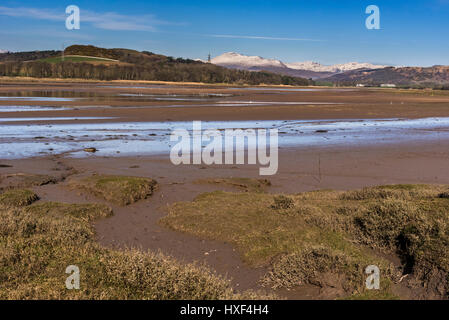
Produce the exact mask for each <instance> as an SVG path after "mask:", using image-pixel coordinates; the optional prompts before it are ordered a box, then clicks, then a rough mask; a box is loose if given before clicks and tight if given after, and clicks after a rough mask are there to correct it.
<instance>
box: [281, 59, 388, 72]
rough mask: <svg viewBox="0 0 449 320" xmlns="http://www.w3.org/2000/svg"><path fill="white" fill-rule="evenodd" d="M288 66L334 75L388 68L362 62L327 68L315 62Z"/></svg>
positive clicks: (289, 64) (295, 63)
mask: <svg viewBox="0 0 449 320" xmlns="http://www.w3.org/2000/svg"><path fill="white" fill-rule="evenodd" d="M286 66H287V67H288V68H291V69H296V70H309V71H315V72H333V73H340V72H346V71H352V70H357V69H382V68H385V67H387V66H382V65H375V64H371V63H360V62H348V63H342V64H334V65H331V66H326V65H322V64H320V63H317V62H313V61H306V62H294V63H286Z"/></svg>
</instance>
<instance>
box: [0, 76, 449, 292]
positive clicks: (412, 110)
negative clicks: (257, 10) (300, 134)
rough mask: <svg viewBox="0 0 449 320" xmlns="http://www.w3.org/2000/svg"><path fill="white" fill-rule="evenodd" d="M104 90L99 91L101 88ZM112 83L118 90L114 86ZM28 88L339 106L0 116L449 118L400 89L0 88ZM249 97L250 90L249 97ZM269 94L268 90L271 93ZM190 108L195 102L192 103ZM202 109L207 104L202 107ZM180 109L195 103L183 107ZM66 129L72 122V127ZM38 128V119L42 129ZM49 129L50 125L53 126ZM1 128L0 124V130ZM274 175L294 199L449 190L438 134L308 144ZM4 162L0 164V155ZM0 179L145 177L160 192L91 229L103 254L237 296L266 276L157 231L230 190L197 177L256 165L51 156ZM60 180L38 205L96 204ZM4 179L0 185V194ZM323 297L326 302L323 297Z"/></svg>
mask: <svg viewBox="0 0 449 320" xmlns="http://www.w3.org/2000/svg"><path fill="white" fill-rule="evenodd" d="M101 85H104V84H101ZM115 85H116V84H115ZM31 86H32V87H33V90H37V89H36V88H38V90H47V91H48V90H55V91H58V90H60V89H61V88H63V89H64V90H69V91H73V90H75V91H76V90H87V91H89V90H90V91H92V90H93V91H95V92H97V90H98V92H103V93H105V94H107V93H110V92H111V91H112V92H114V93H117V92H120V93H123V92H146V91H148V92H154V91H155V90H159V91H160V93H170V94H173V93H174V92H175V93H179V92H181V91H183V92H184V93H185V91H187V92H188V93H189V94H192V93H204V92H209V93H229V92H231V93H232V94H234V96H232V97H226V98H223V97H220V98H219V99H226V100H228V99H229V100H232V99H234V100H238V101H242V100H245V101H280V102H294V101H298V102H304V101H306V102H309V101H315V102H329V103H342V104H341V105H298V106H295V105H279V106H276V105H268V106H245V107H206V106H203V107H201V106H200V107H179V108H164V107H163V106H164V105H170V104H172V103H173V102H167V101H164V102H139V101H137V102H135V101H124V100H120V101H116V100H114V99H113V98H111V101H108V103H107V105H109V106H114V107H113V108H98V109H96V108H92V109H80V110H63V111H53V110H51V111H35V112H31V111H24V112H12V113H8V112H2V113H1V114H0V117H1V118H8V117H10V118H18V117H19V118H20V117H24V118H30V117H62V116H63V117H117V118H118V119H103V120H95V123H96V122H106V123H108V122H118V121H121V122H123V121H136V122H143V121H166V120H167V119H170V120H171V121H187V120H307V119H360V118H364V119H376V118H397V117H399V118H424V117H448V116H449V96H445V95H435V96H431V95H430V94H427V93H426V94H417V93H399V92H398V91H397V90H370V89H361V90H355V89H354V90H340V91H335V90H325V91H321V90H320V91H294V92H288V93H285V92H283V91H279V92H278V91H274V90H266V91H262V92H260V91H259V90H248V89H227V88H224V87H199V88H198V87H196V86H195V87H192V88H177V87H174V88H172V87H170V88H156V89H153V88H148V89H141V88H139V89H130V88H125V89H122V88H99V89H97V88H94V89H92V86H97V84H71V83H70V84H66V83H58V84H53V85H46V84H41V83H37V84H29V83H28V84H8V85H7V86H1V87H0V95H2V94H6V93H13V92H17V91H24V90H27V89H29V88H30V87H31ZM254 91H256V92H254ZM273 91H274V92H273ZM195 103H196V102H195ZM206 103H208V102H206ZM136 104H137V105H138V106H141V107H144V106H156V105H157V106H159V107H157V108H133V107H134V106H136ZM183 104H184V105H189V104H192V102H183ZM0 105H27V106H28V105H42V103H40V104H39V102H38V101H26V102H25V101H22V102H18V101H7V100H1V101H0ZM51 105H52V106H63V105H64V106H69V107H72V106H75V105H77V106H80V105H81V106H82V105H84V106H87V105H89V106H92V105H94V106H101V105H104V101H95V99H94V100H91V99H87V101H83V100H79V101H71V102H51ZM68 122H69V123H71V122H73V123H79V121H77V120H69V121H68ZM43 123H45V121H44V122H43ZM49 123H52V122H51V121H50V122H49ZM0 125H1V124H0ZM279 151H280V153H279V171H278V173H277V174H276V175H274V176H271V177H268V178H269V179H270V180H271V182H272V186H271V187H270V188H269V190H268V192H273V193H279V192H280V193H282V192H285V193H297V192H302V191H309V190H317V189H338V190H347V189H356V188H362V187H365V186H373V185H384V184H396V183H430V184H432V183H435V184H449V170H447V168H448V164H449V139H447V138H446V137H445V136H442V138H438V139H437V138H435V139H431V140H426V141H420V140H417V141H406V142H398V143H395V142H394V141H391V143H389V144H379V145H376V144H370V145H361V144H359V145H353V146H347V145H339V146H328V145H322V146H321V145H315V146H313V147H308V146H302V147H301V148H288V147H285V148H284V147H283V148H281V149H280V150H279ZM0 159H1V156H0ZM0 164H3V165H11V167H0V175H1V176H5V175H8V174H15V173H35V174H50V175H55V174H61V173H63V172H65V171H67V170H68V169H67V168H70V167H73V168H74V169H75V170H76V171H77V173H75V174H74V175H73V173H70V174H71V175H70V176H69V177H68V178H67V180H70V179H71V178H75V177H78V176H83V175H90V174H92V173H104V174H119V175H131V176H145V177H151V178H154V179H156V180H157V181H158V182H159V184H160V188H159V190H158V191H157V192H156V193H155V194H154V195H153V196H152V197H151V198H149V199H147V200H145V201H141V202H139V203H136V204H133V205H130V206H128V207H125V208H120V207H114V206H113V209H114V216H113V217H111V218H108V219H104V220H101V221H99V222H97V223H96V230H97V236H98V240H99V241H100V243H101V244H103V245H106V246H117V247H120V248H125V247H138V248H141V249H149V250H152V251H158V250H161V251H162V252H164V253H167V254H170V255H173V256H174V257H176V258H178V259H180V260H182V261H186V262H195V261H196V262H199V263H206V264H207V265H209V266H210V267H211V268H212V269H214V270H216V271H217V272H218V273H219V274H223V275H228V276H229V277H231V278H232V279H233V280H232V281H233V282H232V283H233V285H234V287H235V288H236V289H258V288H259V285H258V283H257V280H258V279H259V278H260V276H261V275H262V274H263V273H264V272H265V271H266V270H265V269H264V268H260V269H253V268H249V267H248V266H245V265H244V264H243V263H242V262H241V260H240V258H239V253H238V252H236V251H235V250H234V249H233V248H232V246H230V245H228V244H225V243H220V242H216V241H208V240H207V241H206V240H201V239H198V238H195V237H193V236H190V235H187V234H182V233H178V232H174V231H171V230H168V229H166V228H164V227H161V226H160V225H159V224H158V220H159V219H160V218H161V217H162V216H164V215H165V214H166V211H165V208H166V205H168V204H171V203H173V202H177V201H191V200H193V199H194V197H195V196H197V195H198V194H200V193H202V192H207V191H211V190H214V188H217V189H226V190H230V191H237V190H233V189H232V188H223V187H219V186H216V187H212V188H211V187H210V186H203V185H198V184H194V183H193V181H195V180H197V179H201V178H222V177H250V178H251V177H253V178H260V176H259V167H258V166H249V165H232V166H217V165H213V166H203V165H185V166H174V165H173V164H172V163H171V162H170V160H169V158H168V156H161V155H152V156H133V157H103V156H95V155H92V156H89V157H85V158H71V157H67V156H66V155H53V156H48V155H47V156H44V157H35V158H29V159H19V160H17V159H16V160H0ZM67 180H66V181H61V182H58V183H57V184H49V185H45V186H40V187H34V190H35V192H36V193H37V194H38V195H39V196H40V197H41V199H42V200H41V201H45V200H53V201H62V202H88V201H97V202H99V201H100V200H99V199H96V198H93V197H92V196H91V195H86V194H83V193H76V192H73V190H70V189H69V188H68V182H67ZM3 186H4V181H3V182H2V181H1V180H0V187H3ZM282 294H283V295H285V296H287V297H288V298H291V299H315V298H323V296H322V295H320V292H319V290H318V289H317V288H309V287H306V288H301V289H299V290H296V291H293V292H282ZM324 297H325V296H324Z"/></svg>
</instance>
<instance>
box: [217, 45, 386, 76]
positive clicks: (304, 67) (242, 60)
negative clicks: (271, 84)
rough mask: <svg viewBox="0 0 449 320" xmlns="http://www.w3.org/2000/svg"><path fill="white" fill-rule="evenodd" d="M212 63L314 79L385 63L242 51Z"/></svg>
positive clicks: (223, 56) (377, 66)
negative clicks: (285, 58)
mask: <svg viewBox="0 0 449 320" xmlns="http://www.w3.org/2000/svg"><path fill="white" fill-rule="evenodd" d="M211 63H213V64H216V65H219V66H222V67H226V68H232V69H241V70H250V71H270V72H275V73H280V74H285V75H289V76H295V77H305V78H312V79H321V78H327V77H330V76H332V75H335V74H339V73H343V72H347V71H352V70H357V69H382V68H385V67H386V66H384V65H374V64H371V63H359V62H349V63H344V64H336V65H331V66H326V65H322V64H320V63H317V62H312V61H306V62H294V63H284V62H282V61H280V60H276V59H266V58H262V57H259V56H246V55H243V54H240V53H235V52H227V53H224V54H222V55H220V56H218V57H215V58H213V59H212V60H211Z"/></svg>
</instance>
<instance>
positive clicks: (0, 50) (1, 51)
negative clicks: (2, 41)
mask: <svg viewBox="0 0 449 320" xmlns="http://www.w3.org/2000/svg"><path fill="white" fill-rule="evenodd" d="M8 52H9V51H8V50H2V49H0V53H8Z"/></svg>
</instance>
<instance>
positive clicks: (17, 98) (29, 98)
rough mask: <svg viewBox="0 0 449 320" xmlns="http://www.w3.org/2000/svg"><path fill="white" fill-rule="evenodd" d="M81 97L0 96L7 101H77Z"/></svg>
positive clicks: (0, 98)
mask: <svg viewBox="0 0 449 320" xmlns="http://www.w3.org/2000/svg"><path fill="white" fill-rule="evenodd" d="M77 99H81V98H60V97H21V96H8V97H0V101H1V100H7V101H46V102H69V101H76V100H77Z"/></svg>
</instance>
